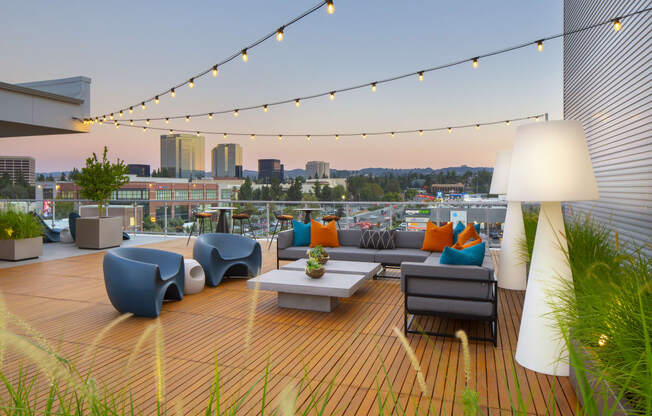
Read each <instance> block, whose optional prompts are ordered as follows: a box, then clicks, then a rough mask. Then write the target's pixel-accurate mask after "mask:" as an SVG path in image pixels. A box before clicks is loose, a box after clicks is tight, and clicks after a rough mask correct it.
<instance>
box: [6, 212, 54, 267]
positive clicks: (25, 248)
mask: <svg viewBox="0 0 652 416" xmlns="http://www.w3.org/2000/svg"><path fill="white" fill-rule="evenodd" d="M42 233H43V230H42V229H41V224H39V222H38V220H37V219H36V217H34V216H33V215H31V214H27V213H23V212H17V211H13V210H6V211H2V212H0V260H10V261H18V260H25V259H32V258H36V257H39V256H40V255H41V254H43V237H42V236H41V234H42Z"/></svg>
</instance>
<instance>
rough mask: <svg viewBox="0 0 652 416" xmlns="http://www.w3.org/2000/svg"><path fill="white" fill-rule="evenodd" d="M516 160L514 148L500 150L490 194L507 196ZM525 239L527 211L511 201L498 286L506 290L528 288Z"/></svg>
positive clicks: (506, 222) (506, 215)
mask: <svg viewBox="0 0 652 416" xmlns="http://www.w3.org/2000/svg"><path fill="white" fill-rule="evenodd" d="M511 160H512V151H511V150H502V151H499V152H498V153H496V164H495V165H494V172H493V176H492V177H491V187H490V189H489V193H491V194H498V195H504V194H506V193H507V185H508V183H509V171H510V166H511ZM523 240H525V226H524V224H523V211H522V209H521V203H520V202H519V201H509V202H507V210H506V211H505V225H504V229H503V239H502V241H501V242H500V255H499V257H500V262H499V266H498V269H497V278H498V286H499V287H501V288H503V289H510V290H525V286H526V280H525V277H526V271H525V262H524V261H523V258H522V255H521V244H522V241H523Z"/></svg>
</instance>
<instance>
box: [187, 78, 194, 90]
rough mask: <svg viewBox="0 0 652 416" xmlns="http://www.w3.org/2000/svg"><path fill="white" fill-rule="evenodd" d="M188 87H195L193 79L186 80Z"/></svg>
mask: <svg viewBox="0 0 652 416" xmlns="http://www.w3.org/2000/svg"><path fill="white" fill-rule="evenodd" d="M188 87H190V88H194V87H195V79H194V78H190V79H189V80H188Z"/></svg>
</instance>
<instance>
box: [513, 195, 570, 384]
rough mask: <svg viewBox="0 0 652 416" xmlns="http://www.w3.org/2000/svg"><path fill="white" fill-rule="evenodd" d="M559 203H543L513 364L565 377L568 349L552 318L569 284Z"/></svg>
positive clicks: (564, 236)
mask: <svg viewBox="0 0 652 416" xmlns="http://www.w3.org/2000/svg"><path fill="white" fill-rule="evenodd" d="M567 248H568V245H567V243H566V232H565V229H564V218H563V216H562V212H561V203H560V202H542V203H541V210H540V211H539V222H538V224H537V234H536V238H535V241H534V251H533V253H532V263H531V264H530V275H529V278H528V283H527V290H526V292H525V302H524V303H523V314H522V316H521V329H520V331H519V334H518V344H517V346H516V361H517V362H518V363H519V364H520V365H522V366H523V367H525V368H528V369H530V370H533V371H536V372H539V373H544V374H550V375H555V376H568V374H569V365H568V350H567V348H566V345H565V343H564V340H563V338H562V336H561V332H560V331H559V328H558V326H557V322H555V320H554V319H555V318H554V316H553V315H552V312H553V310H552V307H551V304H554V303H555V301H556V300H557V294H556V293H557V291H558V290H560V289H561V288H562V287H563V286H564V285H567V284H569V282H570V284H572V274H571V270H570V265H569V264H568V260H567V258H566V252H567Z"/></svg>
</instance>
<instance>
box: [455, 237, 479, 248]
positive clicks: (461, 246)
mask: <svg viewBox="0 0 652 416" xmlns="http://www.w3.org/2000/svg"><path fill="white" fill-rule="evenodd" d="M480 243H482V240H481V239H479V238H477V239H475V240H473V241H469V242H467V243H466V244H460V242H459V241H458V242H457V243H455V244H453V248H454V249H455V250H464V249H465V248H469V247H471V246H474V245H476V244H480Z"/></svg>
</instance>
